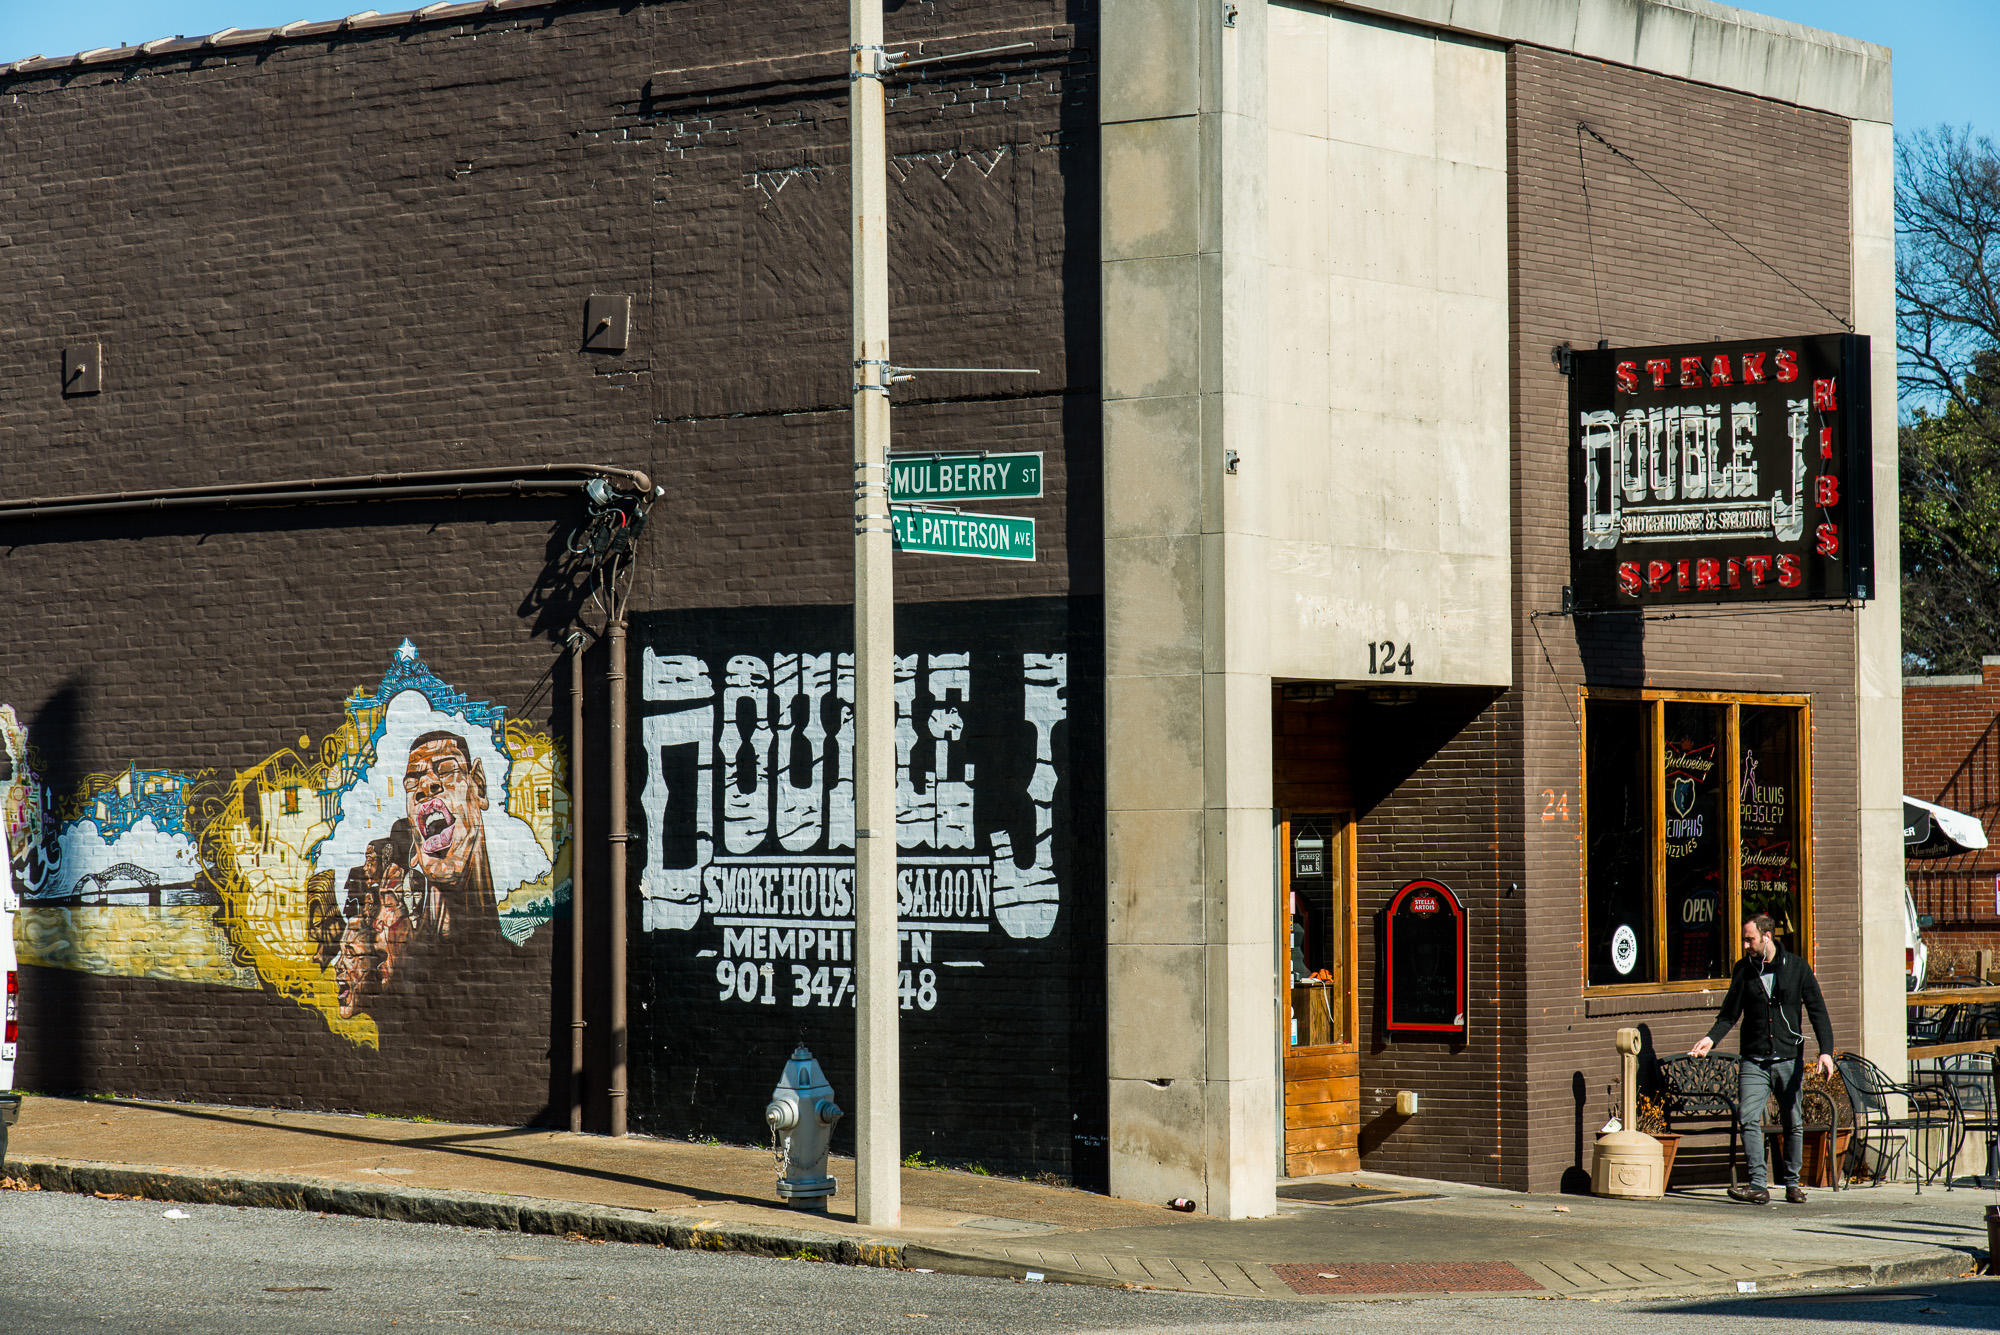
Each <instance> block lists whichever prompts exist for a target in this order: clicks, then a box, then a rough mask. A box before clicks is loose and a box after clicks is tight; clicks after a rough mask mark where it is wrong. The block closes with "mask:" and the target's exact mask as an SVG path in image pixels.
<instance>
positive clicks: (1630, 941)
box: [1611, 927, 1639, 973]
mask: <svg viewBox="0 0 2000 1335" xmlns="http://www.w3.org/2000/svg"><path fill="white" fill-rule="evenodd" d="M1638 962H1639V938H1638V936H1636V935H1635V934H1634V933H1633V931H1632V929H1631V928H1630V927H1620V928H1619V929H1618V930H1617V931H1615V932H1613V933H1612V934H1611V965H1612V967H1613V968H1615V969H1617V970H1618V972H1620V973H1630V972H1632V966H1633V965H1635V964H1637V963H1638Z"/></svg>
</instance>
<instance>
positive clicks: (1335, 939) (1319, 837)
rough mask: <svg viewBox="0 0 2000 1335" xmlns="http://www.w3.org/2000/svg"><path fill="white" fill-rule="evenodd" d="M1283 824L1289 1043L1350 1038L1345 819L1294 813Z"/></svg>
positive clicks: (1319, 1044)
mask: <svg viewBox="0 0 2000 1335" xmlns="http://www.w3.org/2000/svg"><path fill="white" fill-rule="evenodd" d="M1287 829H1288V831H1289V835H1290V849H1289V854H1290V857H1289V862H1288V865H1287V867H1286V873H1287V876H1286V879H1287V887H1288V894H1289V896H1290V910H1291V912H1290V917H1291V943H1290V952H1289V953H1290V955H1291V966H1292V967H1291V974H1292V979H1291V988H1292V1023H1291V1042H1292V1046H1294V1047H1301V1048H1314V1047H1323V1046H1325V1045H1327V1044H1330V1043H1347V1042H1351V1041H1353V1037H1354V1036H1353V1034H1352V1033H1351V1032H1350V1024H1349V1011H1350V1004H1349V997H1350V993H1351V991H1352V987H1351V981H1350V978H1351V970H1350V968H1349V961H1348V941H1349V937H1350V935H1351V934H1352V930H1353V928H1352V924H1351V923H1350V922H1349V921H1348V914H1349V912H1350V907H1349V894H1348V888H1347V856H1346V852H1347V850H1346V845H1345V840H1346V837H1347V828H1346V822H1345V821H1344V820H1342V819H1341V818H1340V817H1337V816H1332V815H1293V816H1292V817H1291V818H1290V820H1289V821H1288V822H1287Z"/></svg>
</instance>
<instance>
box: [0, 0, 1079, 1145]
mask: <svg viewBox="0 0 2000 1335" xmlns="http://www.w3.org/2000/svg"><path fill="white" fill-rule="evenodd" d="M1079 21H1082V22H1083V24H1084V29H1085V31H1086V32H1087V31H1088V24H1089V22H1090V21H1091V19H1090V11H1089V9H1088V7H1087V6H1086V5H1083V4H1082V3H1080V2H1079V3H1076V4H1068V3H1064V2H1063V0H980V2H967V3H945V4H941V5H934V6H933V5H927V6H923V7H922V8H921V9H920V10H916V9H913V10H909V11H906V12H899V13H896V14H892V15H890V16H889V30H890V35H891V37H892V38H894V39H896V40H899V41H902V40H928V41H932V42H933V49H935V39H939V38H950V37H953V36H954V35H960V34H967V33H978V34H980V35H981V37H982V39H983V40H982V41H981V42H978V43H971V44H983V45H993V44H998V43H1000V42H1004V41H1008V40H1016V39H1018V40H1032V41H1034V42H1035V43H1036V48H1035V50H1033V51H1032V52H1022V53H1010V54H1009V55H1008V56H1006V57H1001V58H989V59H986V60H983V61H981V62H976V63H974V64H971V65H968V66H965V67H962V68H951V67H948V68H947V69H945V70H943V71H938V70H936V69H935V68H934V69H933V71H932V72H931V73H930V74H929V75H928V77H923V78H918V79H913V80H912V81H911V82H910V83H908V84H899V85H895V86H893V87H892V97H893V104H892V108H891V112H890V117H889V129H890V138H891V151H892V153H893V154H894V155H895V173H894V175H893V176H892V186H891V209H892V215H893V217H894V219H895V222H894V232H893V237H892V248H891V254H892V265H893V278H894V287H893V291H892V301H893V309H894V312H895V325H894V332H895V342H894V344H893V346H894V348H895V351H896V353H897V355H898V356H899V358H901V359H902V360H907V361H914V362H921V363H924V364H932V365H938V364H942V365H1009V366H1015V365H1023V366H1037V367H1040V368H1042V370H1043V374H1042V375H1041V376H1040V377H1039V379H1036V380H1033V381H1021V380H984V379H980V380H970V379H968V380H959V379H952V380H945V379H943V378H930V379H926V380H921V381H918V382H916V383H915V384H914V385H911V386H906V387H904V388H903V389H902V390H901V391H899V393H900V402H901V403H903V404H904V405H906V406H904V407H902V408H900V409H899V411H898V414H897V430H898V432H899V437H898V444H899V445H900V446H903V447H907V448H926V447H929V448H961V449H962V448H1037V449H1043V450H1046V451H1047V452H1048V455H1049V487H1048V494H1047V497H1046V499H1044V500H1042V501H1040V502H1033V503H1029V504H1027V505H1026V506H1017V507H1010V508H1011V509H1016V510H1019V509H1025V510H1026V511H1027V512H1029V513H1033V514H1035V515H1036V517H1037V518H1038V519H1039V520H1040V521H1041V537H1042V556H1041V559H1040V560H1039V561H1038V562H1037V563H1035V564H1034V565H1032V566H1021V567H1016V566H1013V565H1011V564H1001V563H996V562H984V561H980V562H964V561H960V562H954V561H949V560H946V559H942V558H922V557H914V558H902V559H901V560H900V561H899V567H898V575H899V590H898V592H899V596H901V597H903V598H906V599H910V600H928V601H942V600H961V599H987V598H1003V597H1005V598H1012V597H1022V596H1048V595H1067V594H1072V593H1078V592H1082V593H1089V592H1094V591H1095V590H1096V588H1097V586H1098V574H1097V570H1098V559H1097V549H1098V541H1097V537H1098V527H1097V526H1098V515H1099V511H1100V503H1099V499H1098V490H1097V481H1096V479H1097V477H1098V474H1099V469H1098V463H1097V443H1096V442H1097V412H1096V399H1095V381H1096V366H1097V360H1098V346H1097V345H1098V339H1097V332H1096V329H1097V324H1096V321H1097V314H1096V312H1097V298H1096V287H1095V283H1096V279H1095V273H1096V232H1095V227H1096V222H1095V210H1096V198H1097V195H1096V170H1095V162H1094V156H1093V140H1092V139H1091V137H1090V136H1089V135H1087V134H1085V133H1083V132H1082V131H1083V127H1087V126H1090V125H1094V122H1095V107H1094V103H1093V101H1092V97H1093V94H1092V89H1091V80H1090V60H1091V52H1090V50H1089V46H1088V42H1087V41H1084V42H1081V43H1080V42H1079V40H1078V37H1077V32H1078V28H1077V27H1076V26H1075V25H1076V24H1077V23H1078V22H1079ZM846 43H847V38H846V32H845V15H844V12H843V11H840V10H838V9H825V8H819V9H814V8H811V7H793V8H790V9H785V10H782V11H774V10H773V9H771V8H770V7H769V6H765V7H752V8H748V9H746V8H742V7H723V6H719V5H712V4H685V3H682V4H665V3H636V4H631V3H619V4H613V3H598V2H589V3H574V4H552V5H548V6H543V7H540V8H536V9H531V10H526V11H520V12H517V13H514V14H509V15H505V16H498V17H493V18H489V19H487V20H483V21H479V22H473V23H456V24H418V25H408V26H403V27H397V28H389V29H380V30H372V31H369V32H366V33H355V34H345V35H340V36H337V37H322V38H316V39H313V40H306V41H294V42H279V43H269V44H265V45H262V46H254V47H242V48H231V49H227V50H224V51H217V52H211V53H206V54H203V55H200V56H198V57H195V58H189V57H186V56H182V57H177V58H166V57H161V58H158V59H155V60H151V61H144V60H142V61H138V62H134V63H132V64H130V65H124V66H113V67H93V68H90V69H88V70H86V71H78V72H75V73H73V74H72V73H70V72H55V73H45V74H27V75H21V76H17V77H14V78H10V79H6V80H0V156H4V157H5V159H6V161H7V163H8V170H7V172H6V173H5V175H4V178H0V219H4V221H0V290H3V291H5V292H6V293H7V294H8V316H7V325H8V332H9V335H10V336H9V338H8V340H7V347H6V350H5V351H4V352H0V412H4V414H5V416H6V419H7V421H8V423H9V428H10V430H9V435H8V440H7V446H6V452H7V463H8V483H7V492H8V494H9V495H11V496H16V497H25V496H35V495H40V496H57V495H65V494H73V493H77V492H85V491H106V490H120V489H134V488H144V487H155V486H180V485H192V484H205V483H216V482H234V481H250V480H259V479H270V478H279V477H288V476H309V475H317V476H324V475H330V474H342V473H362V472H375V471H380V470H396V469H437V468H449V467H456V466H495V465H507V464H513V463H544V462H550V461H595V462H604V463H612V464H619V465H625V466H630V467H638V468H643V469H646V470H648V471H649V472H650V473H651V474H652V475H653V477H654V478H655V479H656V480H657V481H658V482H659V483H660V484H661V485H662V486H664V487H665V488H666V492H667V495H666V497H665V499H664V500H663V501H662V502H661V503H660V505H659V506H658V507H657V508H656V509H655V511H654V515H653V520H652V524H651V526H650V529H649V532H648V534H647V538H646V546H645V550H644V555H643V559H642V561H641V564H640V573H639V576H638V581H637V585H636V592H635V596H634V599H633V607H634V608H635V609H645V608H668V607H732V606H753V605H799V604H807V603H838V602H841V601H844V600H845V599H846V597H847V596H848V590H849V587H850V586H849V583H848V579H849V576H848V570H849V568H850V567H849V563H848V562H849V558H848V553H849V550H850V547H849V526H848V523H847V519H846V516H847V513H848V508H849V487H850V485H851V475H850V465H849V463H848V459H849V456H850V444H849V427H848V418H847V413H846V399H847V383H848V372H847V369H846V361H847V357H848V353H847V337H848V335H847V309H848V298H847V283H848V256H847V245H846V240H845V238H846V234H847V224H846V221H845V211H846V207H847V197H848V194H847V174H846V161H847V133H848V127H847V120H846V111H845V102H846V95H847V80H846V77H845V66H846V59H845V47H846ZM592 292H623V293H630V294H632V296H633V298H634V321H633V335H632V344H631V347H630V349H629V350H628V351H626V352H624V353H622V354H609V355H607V354H596V353H586V352H583V351H581V350H580V344H581V342H582V337H583V331H582V324H583V303H584V299H585V297H586V296H587V295H588V294H590V293H592ZM91 340H101V341H102V342H103V345H104V367H105V373H104V392H103V393H102V394H100V395H96V396H90V397H74V398H65V397H64V396H62V395H61V393H60V392H59V379H60V366H61V360H62V350H63V348H64V347H65V346H67V345H70V344H73V343H79V342H84V341H91ZM1072 477H1073V478H1075V479H1076V480H1077V485H1076V486H1075V487H1074V488H1072V487H1070V486H1069V485H1068V481H1069V479H1070V478H1072ZM574 514H575V507H574V505H573V504H570V503H565V502H557V501H546V502H545V501H516V502H507V503H471V502H467V503H461V504H444V503H437V504H431V503H421V504H396V505H387V504H383V505H375V506H371V507H368V508H365V509H350V508H339V509H320V510H311V511H261V512H252V513H248V514H235V515H229V516H216V515H209V516H202V517H197V518H187V519H167V518H157V519H155V518H147V519H140V520H131V521H77V522H73V523H66V524H51V523H44V524H36V525H16V526H14V527H13V529H12V530H11V532H10V533H9V535H8V543H7V545H6V547H5V548H4V550H0V587H4V588H5V589H6V591H7V592H8V594H9V598H10V602H11V603H12V604H13V605H14V606H15V607H16V608H17V609H18V613H17V622H16V624H15V627H14V628H13V631H12V633H10V635H9V636H8V637H7V640H6V643H5V645H4V647H0V680H4V681H5V683H6V686H5V698H6V699H7V700H8V701H10V702H12V703H13V704H14V705H15V706H16V707H17V708H18V709H19V710H20V711H21V713H22V716H23V718H24V719H25V720H26V721H28V722H29V724H30V725H31V727H32V728H33V730H34V737H35V741H36V742H37V744H38V745H39V747H40V748H41V750H42V751H43V753H44V754H45V755H46V756H47V757H48V758H49V762H50V769H51V774H50V776H49V777H50V778H51V780H52V781H53V782H54V786H55V787H56V788H57V790H58V791H62V790H63V789H64V788H65V787H66V785H67V784H69V783H72V782H73V781H74V780H75V779H76V778H77V777H78V776H81V775H83V774H86V773H90V772H96V771H105V770H116V769H122V768H123V767H124V766H126V765H127V764H128V763H136V764H138V765H139V766H140V767H142V768H158V769H174V770H181V771H189V770H195V769H203V768H209V769H214V770H217V771H219V772H220V773H222V774H225V775H227V774H232V773H234V772H235V771H237V770H239V769H241V768H243V767H245V766H247V765H249V764H251V763H254V762H256V761H258V760H260V759H262V758H263V757H264V756H265V755H268V754H269V753H270V752H272V751H273V750H275V749H276V748H278V747H280V746H283V745H286V744H288V743H289V742H290V741H291V740H293V739H295V738H297V737H298V736H299V735H301V734H307V733H309V734H311V735H313V736H315V737H317V736H319V735H321V734H323V733H325V732H326V731H328V730H329V729H330V728H331V727H332V726H333V725H334V724H336V723H338V721H339V719H340V701H341V699H342V697H343V696H344V695H345V694H346V693H347V692H348V691H350V690H352V689H353V688H354V687H355V686H356V685H357V684H360V683H363V682H366V683H369V684H370V686H371V688H372V685H373V683H374V682H376V681H378V680H379V679H380V677H381V674H382V670H383V667H384V665H385V663H386V662H387V659H388V655H389V653H390V652H391V651H392V650H393V648H394V646H395V645H396V643H397V642H398V641H399V640H400V639H401V638H402V637H403V636H404V635H409V636H410V637H411V638H413V639H414V640H415V641H416V642H417V643H418V645H419V647H420V648H421V649H422V651H423V653H424V656H425V658H426V660H427V661H428V662H429V663H430V664H431V665H432V666H433V667H434V668H435V669H436V670H437V672H438V673H439V674H440V675H441V676H443V677H444V678H445V679H446V680H447V681H449V682H450V683H451V684H453V685H454V686H456V687H458V688H460V689H461V690H464V691H465V692H467V693H468V694H469V695H471V696H472V697H473V698H475V699H490V700H492V701H495V702H497V703H501V704H505V705H506V706H508V709H509V711H510V714H512V715H525V716H526V717H529V718H530V719H533V720H535V721H537V722H539V723H540V724H542V725H543V726H545V727H548V728H550V729H552V730H555V731H558V732H560V731H561V730H562V728H561V725H562V724H563V722H564V719H565V718H566V705H565V702H564V697H563V692H562V688H561V678H560V674H559V675H558V677H557V685H556V688H555V689H554V690H553V691H551V690H550V688H549V686H548V684H547V682H546V681H545V680H544V678H545V674H546V673H547V672H548V670H549V669H550V667H551V665H552V662H553V660H554V659H555V658H556V657H557V655H558V653H559V640H560V634H561V632H562V630H563V628H564V627H565V626H566V625H567V624H568V621H569V619H570V616H571V614H572V612H573V611H574V610H575V607H576V605H577V599H578V590H577V589H576V588H575V586H574V584H573V583H571V582H568V581H566V580H564V579H563V578H562V577H561V576H560V575H559V574H558V573H557V572H556V571H555V569H554V566H555V563H556V561H557V559H558V558H559V556H560V552H561V547H560V543H561V539H562V537H563V535H564V534H565V533H566V532H567V530H568V525H569V523H570V522H571V521H572V519H573V517H574ZM1072 547H1074V549H1075V550H1076V551H1077V552H1078V553H1079V556H1078V557H1077V559H1076V560H1075V561H1074V562H1072V560H1071V559H1070V552H1071V550H1072ZM598 703H600V704H601V702H598ZM594 707H595V706H594ZM598 716H599V717H601V712H600V713H599V715H598ZM598 750H599V752H600V753H601V751H602V747H601V746H600V747H599V748H598ZM597 791H598V793H600V794H601V793H602V791H603V788H602V784H601V782H600V784H599V785H598V789H597ZM599 828H600V829H601V828H602V826H601V825H600V826H599ZM594 861H595V864H596V867H597V868H598V869H601V868H602V867H603V866H604V865H605V860H604V857H603V855H602V853H601V852H600V853H599V854H598V855H597V856H596V857H595V859H594ZM634 921H635V925H636V915H635V918H634ZM562 940H563V938H562V936H561V934H560V932H559V931H556V932H552V931H548V930H545V931H543V932H541V933H539V934H537V936H536V937H535V938H534V940H533V943H532V944H531V945H530V947H529V948H527V949H525V950H523V951H521V952H519V954H518V957H517V964H518V967H517V968H516V970H515V971H514V973H513V974H512V975H511V976H507V977H496V978H493V979H490V980H484V981H482V982H481V983H480V985H479V986H481V987H485V988H488V989H489V991H490V995H484V996H471V997H468V998H466V1000H467V1002H468V1003H469V1004H468V1005H466V1006H465V1007H463V1008H462V1011H461V1013H460V1015H459V1016H458V1017H456V1018H449V1019H447V1020H446V1021H444V1023H445V1026H446V1029H447V1030H449V1032H448V1033H447V1034H445V1035H444V1036H443V1037H441V1038H440V1039H439V1041H438V1044H437V1045H436V1046H435V1047H434V1049H432V1050H427V1051H425V1052H422V1053H417V1052H414V1051H413V1052H412V1053H411V1054H407V1055H406V1056H404V1057H400V1058H399V1057H397V1056H396V1055H395V1054H393V1053H392V1054H390V1055H389V1056H386V1057H376V1056H374V1055H373V1054H371V1053H369V1052H367V1051H365V1050H361V1051H356V1050H353V1049H350V1048H349V1047H348V1046H347V1045H345V1044H344V1043H342V1042H340V1041H337V1040H334V1039H331V1038H330V1037H329V1036H328V1035H326V1034H325V1033H324V1032H323V1026H321V1025H320V1023H319V1021H318V1020H317V1018H316V1017H314V1016H313V1015H312V1014H311V1013H310V1012H308V1011H304V1010H301V1009H300V1008H298V1007H297V1006H295V1005H293V1004H292V1003H290V1002H287V1001H281V1000H278V999H277V998H275V997H274V996H272V995H270V994H268V993H256V992H238V991H232V990H230V989H223V988H193V987H188V986H185V985H180V984H171V983H164V982H152V981H147V980H139V979H104V978H97V977H93V976H90V975H86V974H81V973H72V972H69V971H64V970H46V969H31V970H29V971H28V973H29V978H28V985H27V995H26V998H25V1002H24V1014H25V1017H26V1018H27V1020H28V1021H29V1028H28V1032H29V1034H30V1039H29V1040H28V1041H27V1042H25V1043H24V1044H23V1049H22V1055H23V1070H22V1073H21V1079H22V1082H23V1084H24V1085H27V1086H30V1087H42V1088H84V1089H102V1090H117V1091H119V1092H123V1093H146V1094H154V1095H166V1096H182V1097H198V1098H211V1099H224V1100H242V1101H250V1102H258V1103H294V1104H307V1105H311V1106H322V1107H357V1108H358V1107H366V1108H371V1109H376V1110H381V1111H389V1112H424V1113H429V1114H433V1115H445V1116H453V1117H470V1118H483V1119H490V1120H505V1121H515V1120H523V1119H527V1118H531V1117H533V1116H535V1115H537V1114H538V1113H539V1112H541V1111H543V1109H544V1104H545V1102H546V1101H547V1099H548V1089H549V1082H550V1081H549V1064H548V1053H549V1050H550V1047H551V1033H552V1026H556V1025H557V1024H558V1022H559V1021H560V1020H562V1018H563V1017H556V1016H552V1015H551V1011H550V996H551V986H552V979H553V980H554V986H555V987H556V989H557V991H556V995H561V989H562V988H564V987H566V986H567V984H566V982H564V981H563V980H562V974H561V970H562V967H563V966H562V965H561V956H562V950H563V949H564V948H565V947H564V946H563V945H562ZM552 951H553V955H552ZM599 964H601V961H600V962H599V963H597V964H593V965H592V968H593V970H596V969H597V968H598V967H599ZM467 1016H472V1017H477V1018H470V1019H468V1018H464V1017H467Z"/></svg>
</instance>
